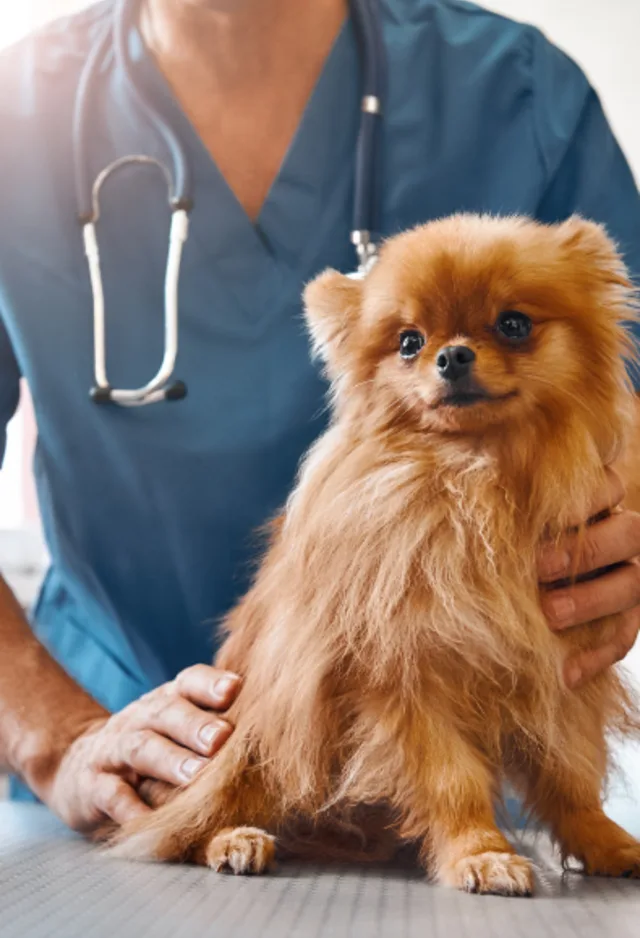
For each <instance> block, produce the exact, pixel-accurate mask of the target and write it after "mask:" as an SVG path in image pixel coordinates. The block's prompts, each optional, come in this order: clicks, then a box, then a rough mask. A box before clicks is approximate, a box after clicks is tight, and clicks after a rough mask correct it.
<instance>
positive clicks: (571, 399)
mask: <svg viewBox="0 0 640 938" xmlns="http://www.w3.org/2000/svg"><path fill="white" fill-rule="evenodd" d="M305 299H306V307H307V319H308V324H309V327H310V330H311V333H312V337H313V342H314V346H315V349H316V351H317V353H318V354H319V355H320V356H321V357H322V358H323V360H324V362H325V363H326V369H327V373H328V375H329V377H330V379H331V381H332V388H333V421H332V426H331V428H330V429H329V430H328V432H327V433H326V434H325V435H324V437H323V438H322V439H320V440H319V442H318V443H317V444H316V445H315V446H314V448H313V449H312V451H311V453H310V454H309V456H308V457H307V459H306V461H305V463H304V465H303V468H302V471H301V475H300V478H299V482H298V485H297V488H296V490H295V492H294V493H293V496H292V497H291V500H290V502H289V504H288V505H287V508H286V512H285V514H284V516H283V518H282V519H281V521H280V522H279V523H278V524H277V525H276V526H275V528H274V532H273V537H272V543H271V546H270V549H269V550H268V552H267V555H266V557H265V559H264V562H263V564H262V567H261V569H260V571H259V573H258V575H257V578H256V580H255V585H254V586H253V588H252V589H251V591H250V592H249V594H248V595H247V596H246V597H245V599H244V600H243V601H242V603H241V604H240V605H239V606H238V607H237V608H236V609H235V610H234V611H233V612H232V614H231V615H230V617H229V618H228V621H227V622H226V630H227V632H228V638H227V640H226V643H225V644H224V646H223V648H222V650H221V652H220V655H219V657H218V659H217V663H218V664H219V665H220V666H221V667H223V668H228V669H230V670H233V671H236V672H238V673H240V674H241V675H242V676H243V677H244V687H243V690H242V693H241V694H240V697H239V699H238V701H237V703H236V704H235V705H234V707H233V710H232V711H231V719H232V720H233V721H234V722H235V724H236V730H235V733H234V735H233V737H232V738H231V740H230V741H229V742H228V743H227V744H226V746H225V747H224V750H223V752H222V753H221V754H220V755H219V756H218V757H217V758H216V759H215V760H214V763H213V764H212V765H211V766H208V767H207V768H205V769H204V770H203V771H202V772H201V774H200V775H199V776H198V778H197V779H196V781H195V782H194V783H193V784H192V785H190V787H189V788H188V789H186V790H183V791H180V792H178V793H177V795H176V796H175V797H174V798H172V800H171V801H169V802H168V803H167V804H166V805H164V806H163V807H161V808H160V809H159V810H157V811H156V812H154V813H153V814H151V815H149V816H148V817H146V818H145V819H143V820H142V821H140V822H137V823H136V824H134V825H132V826H131V827H130V828H127V829H125V831H124V832H123V834H122V837H121V838H120V847H119V852H120V853H121V854H124V855H126V856H135V857H150V858H151V857H152V858H157V859H171V860H174V859H188V860H195V861H196V862H202V863H206V864H208V865H210V866H211V867H213V868H214V869H216V870H220V869H222V868H225V867H226V868H231V869H232V870H234V871H235V872H237V873H248V872H256V873H257V872H262V871H263V870H265V869H266V868H267V867H268V865H269V864H270V861H271V859H272V857H273V855H274V838H278V839H281V840H282V841H283V842H284V843H285V844H286V845H287V846H288V848H289V849H292V850H293V851H294V852H297V851H301V850H303V849H305V848H306V849H309V845H310V844H311V849H312V850H313V849H316V850H317V851H319V852H320V853H321V854H322V855H325V854H326V853H327V852H328V851H330V850H334V849H338V847H339V846H341V847H342V849H343V850H344V852H345V853H346V855H347V856H349V855H352V856H354V857H356V856H358V857H361V856H362V855H367V854H368V853H370V855H372V856H373V855H375V856H380V855H381V852H382V851H383V849H384V848H385V843H384V834H385V832H386V833H387V834H388V835H389V836H392V837H393V838H395V839H396V842H403V841H404V842H407V841H411V842H413V843H416V844H417V845H418V846H419V849H420V855H421V857H422V860H423V861H424V863H425V864H426V865H427V866H428V867H429V868H430V869H431V870H432V872H433V873H434V875H435V877H436V878H437V879H438V880H439V881H440V882H441V883H445V884H449V885H452V886H457V887H459V888H462V889H466V890H470V891H478V892H497V893H503V894H509V895H525V894H529V893H530V892H531V889H532V874H531V868H530V865H529V863H528V862H527V861H526V860H524V859H523V858H521V857H519V856H518V855H517V854H516V853H515V852H514V850H513V848H512V847H511V846H510V844H509V843H508V841H507V840H506V839H505V837H504V836H503V834H502V833H501V832H500V830H499V829H498V827H497V826H496V823H495V820H494V803H495V799H496V797H497V796H498V793H499V790H500V787H501V784H502V783H503V781H504V780H505V779H509V780H510V781H511V782H512V783H514V784H515V785H516V786H517V787H518V788H519V790H520V791H521V792H522V795H523V797H524V800H525V803H526V804H527V805H528V807H529V808H530V809H531V811H532V812H533V813H534V814H535V815H536V816H537V818H538V819H540V820H541V821H543V822H544V823H545V824H547V825H548V826H549V827H550V829H551V831H552V833H553V835H554V837H555V838H556V840H557V842H558V843H559V845H560V848H561V850H562V853H563V854H564V855H565V856H567V857H568V856H573V857H575V858H577V859H578V860H580V861H581V862H582V864H583V865H584V868H585V870H586V872H588V873H600V874H606V875H613V876H618V875H627V874H631V875H636V876H637V875H640V844H638V843H637V842H636V841H634V840H633V839H632V838H631V837H629V836H628V835H627V834H626V833H625V832H624V831H623V830H622V829H621V828H619V827H618V826H616V824H614V823H613V822H612V821H610V820H609V819H608V818H607V817H606V816H605V814H604V813H603V810H602V807H601V796H602V789H603V783H604V781H605V778H606V775H607V770H608V767H609V755H608V749H607V743H606V740H605V734H606V733H607V734H608V733H610V732H616V731H618V732H630V731H631V730H632V729H634V728H635V725H636V720H635V715H634V713H633V712H632V706H631V703H630V699H629V696H628V694H627V692H626V691H625V689H624V686H623V683H622V681H621V678H620V676H619V674H618V673H616V671H615V670H610V671H609V672H607V673H605V674H602V675H600V676H599V677H598V678H596V679H595V680H593V681H592V682H591V683H590V684H589V685H588V686H586V687H584V688H582V689H580V690H578V691H568V690H566V689H565V686H564V684H563V680H562V676H561V665H562V662H563V660H564V659H565V657H566V655H567V653H568V651H569V649H570V648H571V647H575V646H577V647H580V648H585V647H588V646H590V645H591V644H597V643H599V642H601V641H602V640H603V633H605V632H607V630H609V629H611V628H612V627H613V625H612V623H611V622H607V621H602V622H601V623H600V624H599V625H596V626H593V625H590V626H588V627H585V628H577V629H574V630H572V631H571V632H570V634H563V635H562V636H558V635H555V634H552V632H551V631H550V629H549V628H548V625H547V623H546V622H545V620H544V618H543V615H542V612H541V609H540V603H539V594H538V585H537V582H536V574H535V569H536V564H535V555H536V549H537V548H538V546H539V543H540V541H541V540H542V539H543V538H545V537H551V538H555V537H558V536H559V535H560V534H561V533H563V532H564V531H565V529H566V528H567V526H568V525H570V524H571V523H572V521H573V519H574V518H575V517H586V516H587V514H588V509H589V506H590V505H591V504H592V499H593V496H594V493H595V492H596V491H597V490H598V489H599V488H600V486H601V485H602V481H603V466H605V465H608V464H610V463H611V462H612V461H613V460H614V459H616V458H618V457H619V456H620V453H621V449H622V448H623V446H624V445H625V440H626V437H627V436H628V432H629V427H630V423H631V414H632V410H633V394H632V392H631V390H630V388H629V385H628V383H627V380H626V378H625V369H624V364H623V355H625V354H627V353H628V352H629V348H628V339H627V333H626V331H625V328H624V322H625V321H626V320H629V319H630V318H632V315H633V310H632V305H633V304H632V294H631V289H630V285H629V282H628V280H627V275H626V273H625V270H624V267H623V264H622V263H621V261H620V259H619V257H618V255H617V254H616V251H615V249H614V247H613V246H612V244H611V242H610V241H609V240H608V238H607V237H606V235H605V233H604V232H603V231H602V230H601V229H600V228H599V227H597V226H596V225H594V224H590V223H587V222H585V221H582V220H581V219H577V218H575V219H571V220H570V221H568V222H566V223H564V224H561V225H558V226H551V227H546V226H542V225H538V224H535V223H533V222H531V221H527V220H524V219H514V218H510V219H490V218H480V217H476V216H458V217H454V218H450V219H446V220H443V221H439V222H436V223H433V224H430V225H427V226H425V227H422V228H418V229H416V230H414V231H411V232H408V233H405V234H402V235H400V236H399V237H397V238H395V239H392V240H390V241H389V242H388V243H387V244H386V245H385V247H384V249H383V251H382V254H381V258H380V261H379V263H378V265H377V266H376V267H375V268H374V269H373V271H372V272H371V273H370V274H369V275H368V276H367V277H366V279H365V280H364V281H356V280H353V279H348V278H346V277H344V276H342V275H340V274H338V273H336V272H333V271H329V272H327V273H324V274H323V275H322V276H320V277H319V278H318V279H317V280H316V281H315V282H314V283H312V284H311V285H310V286H309V287H308V289H307V291H306V294H305ZM367 806H371V807H372V812H371V813H372V815H375V811H374V810H373V809H374V808H375V807H376V806H377V807H379V808H380V810H381V811H382V812H383V814H384V818H385V820H384V821H383V823H382V824H380V823H379V822H378V824H377V825H376V823H373V824H371V825H370V824H368V820H367V818H366V813H367V812H366V808H367ZM374 820H375V819H374ZM331 829H333V834H332V835H331V836H327V835H326V831H327V830H329V831H330V830H331ZM323 830H324V832H325V833H324V835H323V834H322V831H323ZM374 835H375V842H372V841H371V839H370V838H371V837H372V836H374ZM360 836H361V838H362V840H361V842H359V841H358V837H360ZM309 838H310V839H309ZM314 838H315V839H314ZM368 838H369V839H368ZM314 844H315V847H314V846H313V845H314ZM329 845H331V846H329Z"/></svg>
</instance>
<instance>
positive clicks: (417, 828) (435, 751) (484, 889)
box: [398, 720, 533, 896]
mask: <svg viewBox="0 0 640 938" xmlns="http://www.w3.org/2000/svg"><path fill="white" fill-rule="evenodd" d="M429 722H430V723H431V725H429V726H428V727H427V733H426V736H424V737H423V738H424V740H425V744H424V751H423V753H421V754H420V758H417V753H416V741H415V736H414V735H413V734H412V735H411V737H409V738H408V739H407V746H406V748H405V758H404V760H403V762H404V777H403V779H402V782H401V785H400V787H399V792H400V797H399V799H398V807H399V808H401V809H402V808H403V807H404V822H403V824H402V827H401V830H400V833H401V836H402V837H403V838H404V839H406V840H414V841H415V840H416V839H419V840H421V841H422V859H423V862H424V863H425V866H427V868H428V869H430V870H431V871H432V873H433V875H434V878H435V879H436V880H437V881H438V882H440V883H442V884H443V885H447V886H455V887H456V888H458V889H462V890H465V891H466V892H477V893H493V894H498V895H505V896H528V895H531V893H532V891H533V875H532V871H531V866H530V864H529V863H528V862H527V861H526V860H525V859H524V858H522V857H520V856H518V855H517V854H516V853H515V851H514V849H513V847H512V846H511V845H510V844H509V842H508V841H507V840H506V838H505V837H504V836H503V834H502V833H501V832H500V830H499V829H498V827H497V825H496V822H495V817H494V811H493V803H494V793H495V779H494V776H493V773H492V772H491V771H490V769H489V768H488V767H487V765H486V764H485V762H484V761H483V759H482V757H481V754H480V753H479V752H477V751H476V750H475V749H474V748H473V746H472V745H471V744H470V743H469V742H468V741H467V740H466V739H464V738H463V737H462V736H461V735H460V734H459V733H458V732H457V730H456V729H455V728H454V727H452V726H442V725H437V724H436V722H435V721H431V720H430V721H429ZM409 793H411V794H409Z"/></svg>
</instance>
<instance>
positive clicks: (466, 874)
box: [440, 852, 533, 896]
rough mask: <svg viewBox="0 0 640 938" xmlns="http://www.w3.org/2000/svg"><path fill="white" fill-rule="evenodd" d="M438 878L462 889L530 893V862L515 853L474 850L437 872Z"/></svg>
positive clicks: (519, 894) (491, 892)
mask: <svg viewBox="0 0 640 938" xmlns="http://www.w3.org/2000/svg"><path fill="white" fill-rule="evenodd" d="M440 879H441V882H443V883H444V884H445V885H447V886H455V887H456V889H462V890H464V892H477V893H484V894H489V895H494V896H531V895H533V871H532V869H531V865H530V863H529V862H528V861H527V860H525V859H524V858H523V857H519V856H518V855H517V854H515V853H495V852H487V853H478V854H475V855H473V856H470V857H464V858H463V859H462V860H458V862H457V863H455V864H453V865H452V866H451V867H450V869H449V870H448V871H447V872H446V873H444V874H441V877H440Z"/></svg>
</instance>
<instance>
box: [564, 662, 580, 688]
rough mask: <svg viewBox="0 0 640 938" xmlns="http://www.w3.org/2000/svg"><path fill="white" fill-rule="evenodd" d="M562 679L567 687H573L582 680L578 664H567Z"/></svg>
mask: <svg viewBox="0 0 640 938" xmlns="http://www.w3.org/2000/svg"><path fill="white" fill-rule="evenodd" d="M564 679H565V683H566V685H567V687H575V686H576V684H579V683H580V680H581V679H582V668H581V667H580V665H579V664H568V665H567V667H566V668H565V672H564Z"/></svg>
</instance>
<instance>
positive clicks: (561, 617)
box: [546, 596, 576, 622]
mask: <svg viewBox="0 0 640 938" xmlns="http://www.w3.org/2000/svg"><path fill="white" fill-rule="evenodd" d="M546 607H547V612H548V615H549V616H550V617H551V618H552V619H553V620H555V621H556V622H567V621H570V620H571V619H572V617H573V615H574V613H575V611H576V604H575V602H574V601H573V599H570V598H569V597H568V596H560V597H559V598H558V599H547V601H546Z"/></svg>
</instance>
